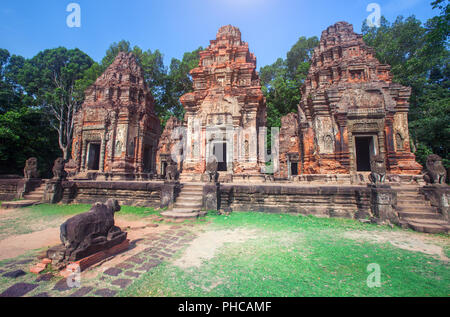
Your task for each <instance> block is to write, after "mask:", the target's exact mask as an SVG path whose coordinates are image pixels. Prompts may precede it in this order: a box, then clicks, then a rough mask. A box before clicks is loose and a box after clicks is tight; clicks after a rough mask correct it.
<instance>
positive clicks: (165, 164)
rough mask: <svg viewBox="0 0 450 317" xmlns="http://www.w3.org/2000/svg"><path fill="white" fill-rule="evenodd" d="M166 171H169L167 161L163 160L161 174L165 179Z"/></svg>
mask: <svg viewBox="0 0 450 317" xmlns="http://www.w3.org/2000/svg"><path fill="white" fill-rule="evenodd" d="M166 171H167V162H162V164H161V176H162V178H163V179H165V178H166Z"/></svg>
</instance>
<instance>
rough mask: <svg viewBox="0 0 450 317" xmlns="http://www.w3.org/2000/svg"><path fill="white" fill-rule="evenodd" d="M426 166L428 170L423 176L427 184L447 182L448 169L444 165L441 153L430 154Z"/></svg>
mask: <svg viewBox="0 0 450 317" xmlns="http://www.w3.org/2000/svg"><path fill="white" fill-rule="evenodd" d="M426 167H427V170H426V173H425V175H424V177H423V178H424V180H425V182H427V184H445V180H446V178H447V171H446V169H445V167H444V165H442V158H441V157H440V156H439V155H436V154H431V155H429V156H428V158H427V162H426Z"/></svg>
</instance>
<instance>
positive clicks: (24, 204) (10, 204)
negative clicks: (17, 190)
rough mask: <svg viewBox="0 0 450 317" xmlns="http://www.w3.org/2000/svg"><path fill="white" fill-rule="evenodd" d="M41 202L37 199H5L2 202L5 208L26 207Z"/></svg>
mask: <svg viewBox="0 0 450 317" xmlns="http://www.w3.org/2000/svg"><path fill="white" fill-rule="evenodd" d="M36 204H39V201H37V200H28V199H27V200H18V201H4V202H2V208H3V209H17V208H25V207H29V206H33V205H36Z"/></svg>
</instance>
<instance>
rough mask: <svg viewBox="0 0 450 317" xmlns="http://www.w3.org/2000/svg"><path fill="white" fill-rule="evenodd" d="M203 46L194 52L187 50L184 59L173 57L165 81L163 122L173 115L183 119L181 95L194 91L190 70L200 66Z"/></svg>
mask: <svg viewBox="0 0 450 317" xmlns="http://www.w3.org/2000/svg"><path fill="white" fill-rule="evenodd" d="M202 50H203V48H202V47H199V48H198V49H196V50H194V51H192V52H186V53H184V55H183V59H182V60H181V61H180V60H179V59H176V58H172V61H171V63H170V67H169V73H168V75H167V79H166V83H165V94H164V105H165V112H164V113H162V114H161V119H162V121H163V124H165V122H166V121H167V120H168V119H169V118H170V117H171V116H176V117H177V118H179V119H182V118H183V116H184V109H183V106H182V104H181V102H180V97H181V96H183V95H184V94H186V93H189V92H192V91H193V82H192V77H191V75H190V71H191V70H192V69H194V68H196V67H198V66H199V61H200V55H199V53H200V51H202Z"/></svg>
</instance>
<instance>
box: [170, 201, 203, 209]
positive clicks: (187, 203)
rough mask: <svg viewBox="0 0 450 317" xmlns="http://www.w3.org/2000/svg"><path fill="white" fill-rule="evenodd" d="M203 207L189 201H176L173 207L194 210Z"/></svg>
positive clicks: (200, 203) (200, 204) (201, 204)
mask: <svg viewBox="0 0 450 317" xmlns="http://www.w3.org/2000/svg"><path fill="white" fill-rule="evenodd" d="M202 206H203V203H202V202H197V201H194V202H190V201H180V202H179V201H177V202H176V203H175V207H180V208H195V209H201V208H202Z"/></svg>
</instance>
